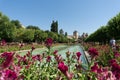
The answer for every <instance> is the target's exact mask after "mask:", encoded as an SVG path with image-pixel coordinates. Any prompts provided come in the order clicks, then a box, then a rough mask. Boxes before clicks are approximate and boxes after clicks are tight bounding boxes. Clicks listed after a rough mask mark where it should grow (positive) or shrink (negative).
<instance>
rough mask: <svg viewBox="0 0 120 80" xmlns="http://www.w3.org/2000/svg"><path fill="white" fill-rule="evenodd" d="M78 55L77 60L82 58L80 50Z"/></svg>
mask: <svg viewBox="0 0 120 80" xmlns="http://www.w3.org/2000/svg"><path fill="white" fill-rule="evenodd" d="M76 55H77V60H79V59H80V56H81V53H80V52H77V53H76Z"/></svg>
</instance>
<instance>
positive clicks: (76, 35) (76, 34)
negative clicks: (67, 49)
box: [73, 30, 79, 40]
mask: <svg viewBox="0 0 120 80" xmlns="http://www.w3.org/2000/svg"><path fill="white" fill-rule="evenodd" d="M73 37H74V38H75V39H76V40H77V39H78V37H79V35H78V32H77V31H76V30H75V31H74V32H73Z"/></svg>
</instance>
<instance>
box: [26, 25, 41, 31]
mask: <svg viewBox="0 0 120 80" xmlns="http://www.w3.org/2000/svg"><path fill="white" fill-rule="evenodd" d="M26 29H34V30H40V28H39V27H38V26H32V25H29V26H27V27H26Z"/></svg>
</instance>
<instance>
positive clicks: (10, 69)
mask: <svg viewBox="0 0 120 80" xmlns="http://www.w3.org/2000/svg"><path fill="white" fill-rule="evenodd" d="M1 44H5V42H4V43H1ZM3 46H4V45H1V47H3ZM23 46H25V45H22V44H21V45H20V46H19V50H21V49H22V47H23ZM45 46H46V49H45V51H44V52H40V53H39V51H38V54H36V53H35V54H34V50H36V48H35V47H34V46H31V49H30V50H29V51H27V52H26V53H24V55H21V53H19V52H16V51H12V52H3V53H1V54H0V74H1V75H0V80H120V64H119V62H120V53H119V47H118V46H116V49H112V48H111V47H110V46H109V45H94V46H93V45H91V44H88V43H85V44H84V45H80V44H79V45H78V44H77V45H72V46H69V47H66V46H63V47H57V48H55V47H54V48H52V47H53V40H52V39H51V38H47V39H46V41H45ZM85 51H86V52H87V54H88V55H89V56H90V60H88V56H86V54H85V53H84V52H85Z"/></svg>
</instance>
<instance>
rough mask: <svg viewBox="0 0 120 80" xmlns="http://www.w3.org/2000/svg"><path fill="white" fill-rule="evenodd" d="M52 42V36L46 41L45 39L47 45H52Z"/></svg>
mask: <svg viewBox="0 0 120 80" xmlns="http://www.w3.org/2000/svg"><path fill="white" fill-rule="evenodd" d="M52 43H53V40H52V38H47V39H46V41H45V45H46V46H47V47H50V46H52Z"/></svg>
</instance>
